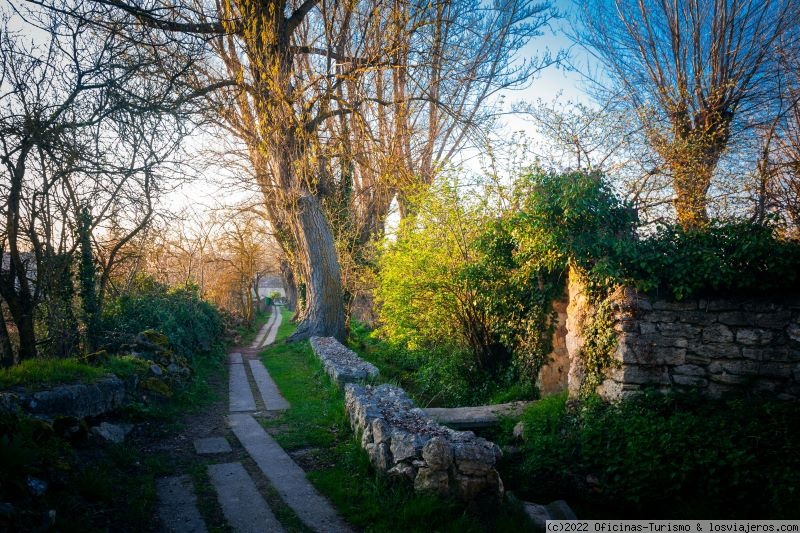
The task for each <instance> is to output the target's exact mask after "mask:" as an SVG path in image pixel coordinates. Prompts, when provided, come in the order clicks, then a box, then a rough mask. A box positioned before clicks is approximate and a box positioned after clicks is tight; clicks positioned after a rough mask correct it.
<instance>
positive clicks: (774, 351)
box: [759, 346, 792, 361]
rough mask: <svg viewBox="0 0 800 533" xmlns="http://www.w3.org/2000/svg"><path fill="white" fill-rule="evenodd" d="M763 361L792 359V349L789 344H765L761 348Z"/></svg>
mask: <svg viewBox="0 0 800 533" xmlns="http://www.w3.org/2000/svg"><path fill="white" fill-rule="evenodd" d="M759 352H760V354H761V360H762V361H791V360H792V350H791V348H789V347H788V346H765V347H764V348H760V349H759Z"/></svg>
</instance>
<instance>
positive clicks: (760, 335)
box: [565, 272, 800, 400]
mask: <svg viewBox="0 0 800 533" xmlns="http://www.w3.org/2000/svg"><path fill="white" fill-rule="evenodd" d="M611 298H612V309H613V312H614V318H615V326H614V329H615V331H616V334H617V338H618V343H617V348H616V351H615V352H614V354H613V361H612V364H611V365H609V366H608V368H606V369H605V370H604V376H603V377H604V379H603V382H602V384H601V385H600V386H599V387H598V389H597V390H598V392H599V393H600V395H601V396H603V397H605V398H607V399H620V398H624V397H626V396H629V395H631V394H636V393H638V392H639V391H641V390H642V389H643V388H645V387H655V388H658V389H661V390H668V389H690V388H695V389H699V390H701V391H703V392H704V393H706V394H708V395H709V396H712V397H720V396H723V395H726V394H729V393H730V394H760V395H768V396H771V397H776V398H779V399H784V400H798V399H800V297H786V298H781V299H778V298H772V299H693V300H687V301H681V302H673V301H668V300H664V299H658V298H648V297H645V296H643V295H641V294H639V293H637V292H636V291H635V290H633V289H631V288H624V287H622V288H620V289H618V290H617V291H616V292H615V293H614V294H613V295H612V296H611ZM567 313H568V318H567V322H566V329H567V333H566V337H565V341H566V346H567V350H568V352H569V357H570V370H569V380H568V381H569V386H568V388H569V391H570V395H571V396H575V395H577V394H578V392H579V391H580V386H581V384H582V383H583V380H584V379H585V377H586V376H585V368H584V365H583V361H582V358H581V347H582V346H583V343H584V338H583V328H584V326H585V324H586V322H587V320H589V319H590V318H591V316H592V315H593V313H594V308H593V307H592V305H591V304H590V302H589V300H588V298H587V297H586V295H585V294H584V292H583V288H582V285H581V283H580V279H579V277H578V276H576V275H575V273H574V272H573V273H571V275H570V286H569V304H568V309H567Z"/></svg>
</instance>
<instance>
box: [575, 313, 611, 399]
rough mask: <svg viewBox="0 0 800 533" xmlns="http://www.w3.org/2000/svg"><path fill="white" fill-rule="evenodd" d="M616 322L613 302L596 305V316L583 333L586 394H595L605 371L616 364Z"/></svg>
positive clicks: (582, 348) (590, 320)
mask: <svg viewBox="0 0 800 533" xmlns="http://www.w3.org/2000/svg"><path fill="white" fill-rule="evenodd" d="M614 322H615V319H614V313H613V311H612V309H611V301H610V300H609V299H607V298H606V299H604V300H600V301H599V302H598V303H597V304H596V305H595V310H594V314H593V315H592V316H591V317H588V320H587V321H586V323H585V325H584V328H583V331H582V332H581V333H582V336H583V338H584V343H583V346H582V347H581V360H582V361H583V364H584V365H585V366H584V368H585V371H586V377H585V379H584V381H583V383H582V388H583V392H584V393H591V392H593V391H594V390H595V389H596V388H597V386H598V385H600V384H601V383H602V382H603V374H604V371H605V370H606V369H607V368H609V367H611V365H613V364H615V359H614V351H615V350H616V348H617V333H616V331H614Z"/></svg>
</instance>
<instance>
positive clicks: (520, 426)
mask: <svg viewBox="0 0 800 533" xmlns="http://www.w3.org/2000/svg"><path fill="white" fill-rule="evenodd" d="M798 372H800V366H798ZM512 434H513V436H514V438H515V439H517V440H525V422H522V421H519V422H517V423H516V424H514V431H513V432H512Z"/></svg>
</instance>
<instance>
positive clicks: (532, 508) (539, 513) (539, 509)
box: [523, 502, 553, 533]
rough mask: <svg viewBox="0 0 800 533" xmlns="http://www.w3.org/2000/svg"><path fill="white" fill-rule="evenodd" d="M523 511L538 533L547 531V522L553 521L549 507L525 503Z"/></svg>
mask: <svg viewBox="0 0 800 533" xmlns="http://www.w3.org/2000/svg"><path fill="white" fill-rule="evenodd" d="M523 509H524V510H525V514H526V515H527V516H528V519H529V520H530V521H531V522H532V523H533V529H534V531H535V532H536V533H543V532H544V531H546V528H547V521H548V520H552V519H553V518H552V517H551V516H550V513H549V512H548V511H547V507H545V506H544V505H539V504H538V503H530V502H525V503H524V506H523Z"/></svg>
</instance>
